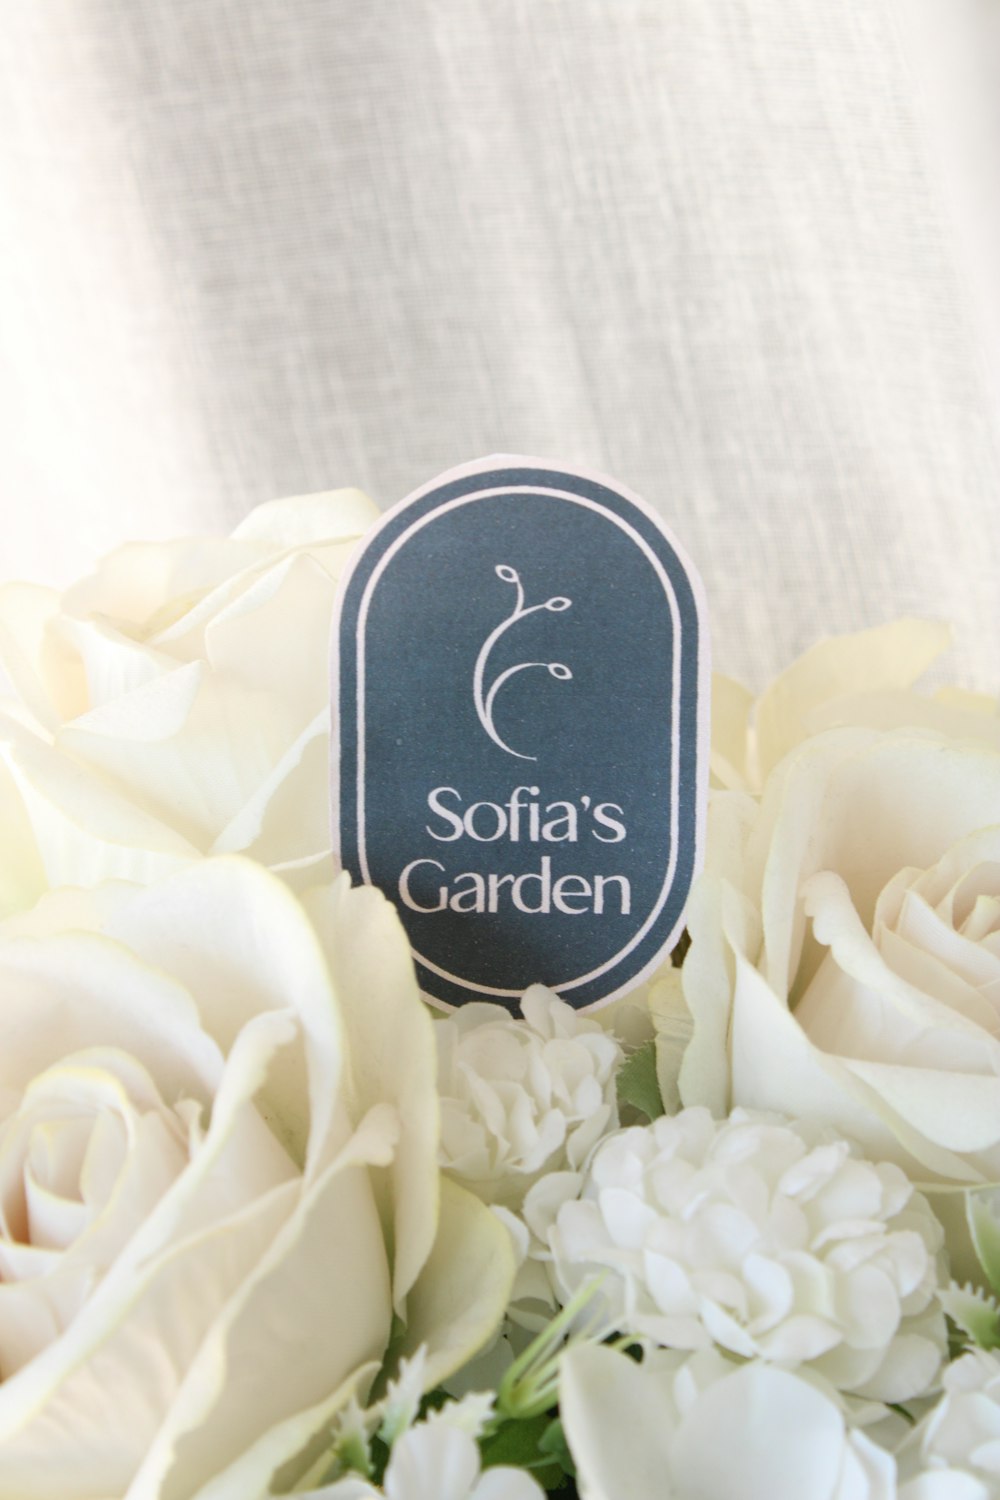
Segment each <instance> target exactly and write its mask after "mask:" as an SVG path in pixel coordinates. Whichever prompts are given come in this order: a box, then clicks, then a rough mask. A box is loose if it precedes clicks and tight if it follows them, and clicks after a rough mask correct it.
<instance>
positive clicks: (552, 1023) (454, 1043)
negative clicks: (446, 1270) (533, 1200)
mask: <svg viewBox="0 0 1000 1500" xmlns="http://www.w3.org/2000/svg"><path fill="white" fill-rule="evenodd" d="M521 1008H522V1011H523V1013H524V1019H523V1020H520V1019H515V1018H514V1017H512V1016H510V1015H509V1014H508V1013H507V1011H506V1010H504V1009H503V1008H502V1006H499V1005H484V1004H472V1005H466V1006H463V1008H462V1009H461V1010H460V1011H457V1012H455V1014H454V1015H452V1016H449V1017H448V1018H447V1019H445V1020H442V1021H439V1022H438V1023H437V1025H436V1026H435V1028H434V1031H435V1036H436V1037H437V1045H438V1075H439V1076H438V1089H439V1092H440V1095H441V1164H442V1166H443V1167H444V1168H445V1170H446V1171H447V1172H448V1173H449V1174H450V1175H451V1176H452V1177H454V1178H455V1179H456V1180H457V1181H458V1182H460V1183H462V1184H463V1185H464V1186H466V1187H468V1188H470V1189H471V1190H472V1191H473V1192H474V1193H476V1194H477V1195H478V1196H479V1197H480V1198H482V1199H483V1200H484V1201H485V1202H487V1203H495V1204H500V1205H502V1206H504V1207H507V1208H515V1209H516V1208H518V1207H520V1204H521V1202H522V1200H523V1198H524V1194H525V1192H526V1191H527V1189H528V1188H529V1187H530V1186H531V1184H532V1183H533V1182H535V1181H536V1179H537V1178H539V1177H540V1176H542V1175H543V1174H544V1173H549V1172H553V1171H560V1170H562V1169H564V1168H566V1167H567V1166H568V1167H570V1168H572V1169H574V1170H575V1169H576V1168H579V1167H580V1166H581V1165H582V1163H583V1161H584V1159H585V1157H586V1155H587V1153H588V1151H590V1149H591V1147H592V1146H593V1145H594V1144H595V1142H596V1141H598V1140H599V1139H600V1138H601V1136H602V1135H604V1134H605V1133H606V1132H607V1131H609V1130H613V1129H615V1128H616V1127H617V1125H618V1110H617V1102H616V1097H615V1075H616V1073H617V1070H618V1066H619V1064H620V1063H621V1060H622V1049H621V1047H620V1045H619V1044H618V1042H616V1041H615V1039H614V1038H613V1037H610V1036H608V1035H607V1033H606V1032H604V1031H603V1030H602V1029H601V1027H600V1026H599V1025H598V1024H597V1022H596V1021H591V1020H587V1019H586V1018H585V1017H583V1016H580V1015H577V1013H576V1012H575V1011H574V1010H573V1009H572V1007H571V1006H569V1005H567V1004H566V1003H565V1002H564V1001H562V1000H559V999H558V998H557V997H556V996H555V995H554V994H553V993H552V992H551V991H550V990H547V989H545V988H544V987H543V986H542V985H540V984H536V985H532V987H531V988H530V989H529V990H527V991H526V993H525V995H524V998H523V1000H522V1002H521Z"/></svg>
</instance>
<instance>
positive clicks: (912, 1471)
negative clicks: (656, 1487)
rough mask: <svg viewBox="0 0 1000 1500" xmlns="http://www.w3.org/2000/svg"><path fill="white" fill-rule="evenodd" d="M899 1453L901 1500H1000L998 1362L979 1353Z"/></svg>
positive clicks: (947, 1384)
mask: <svg viewBox="0 0 1000 1500" xmlns="http://www.w3.org/2000/svg"><path fill="white" fill-rule="evenodd" d="M943 1385H944V1392H943V1394H942V1396H941V1399H940V1401H939V1402H938V1404H937V1405H936V1406H935V1407H934V1409H933V1411H931V1412H930V1413H928V1415H927V1416H926V1417H924V1419H923V1421H922V1422H920V1423H919V1424H918V1426H917V1427H916V1428H915V1429H914V1431H913V1433H912V1434H911V1436H910V1437H909V1439H908V1440H907V1441H906V1443H904V1445H903V1446H902V1448H901V1449H900V1451H899V1455H898V1457H899V1472H900V1478H901V1479H902V1480H905V1481H906V1482H905V1483H903V1484H902V1485H901V1487H900V1491H899V1496H900V1500H1000V1360H998V1359H997V1357H996V1355H995V1354H987V1353H985V1352H984V1351H983V1350H981V1349H976V1350H974V1351H973V1352H972V1353H970V1354H965V1355H963V1356H962V1358H961V1359H958V1360H956V1361H955V1363H954V1364H952V1365H949V1366H948V1368H947V1369H946V1370H945V1372H944V1379H943Z"/></svg>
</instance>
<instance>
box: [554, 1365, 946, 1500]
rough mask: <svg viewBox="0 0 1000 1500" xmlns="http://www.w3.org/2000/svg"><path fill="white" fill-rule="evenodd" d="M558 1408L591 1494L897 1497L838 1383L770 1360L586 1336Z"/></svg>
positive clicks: (728, 1499)
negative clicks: (643, 1350)
mask: <svg viewBox="0 0 1000 1500" xmlns="http://www.w3.org/2000/svg"><path fill="white" fill-rule="evenodd" d="M560 1411H561V1414H562V1421H563V1427H564V1430H565V1433H566V1439H567V1442H568V1443H569V1447H570V1451H571V1452H572V1454H573V1458H574V1460H575V1462H576V1466H577V1482H578V1484H579V1487H580V1493H581V1495H584V1496H586V1497H587V1500H667V1497H668V1496H669V1497H670V1500H762V1497H765V1496H766V1500H896V1465H895V1461H894V1459H893V1456H892V1454H891V1453H888V1452H886V1451H885V1450H884V1449H883V1448H881V1447H879V1446H878V1444H876V1443H874V1442H873V1441H872V1440H871V1438H870V1437H868V1436H866V1434H865V1433H863V1432H860V1431H858V1429H857V1428H856V1427H854V1426H852V1425H851V1423H850V1422H849V1421H848V1419H847V1417H846V1414H845V1411H844V1407H843V1404H842V1403H841V1402H840V1401H839V1400H838V1399H837V1393H836V1392H835V1391H833V1390H832V1389H831V1388H829V1387H827V1386H825V1385H824V1384H823V1383H822V1382H819V1381H817V1380H816V1379H815V1377H810V1378H804V1377H803V1376H801V1375H798V1374H795V1373H793V1372H792V1371H790V1370H781V1369H776V1368H775V1367H774V1366H773V1365H769V1364H764V1363H763V1362H761V1361H760V1360H752V1361H751V1362H750V1363H748V1364H737V1363H734V1362H733V1361H732V1360H728V1359H726V1358H724V1356H723V1355H721V1354H720V1353H719V1352H718V1350H716V1349H705V1350H701V1351H700V1352H698V1353H696V1354H688V1355H685V1354H680V1353H677V1352H673V1351H671V1352H669V1353H667V1352H663V1351H660V1350H656V1351H654V1352H653V1353H652V1354H651V1355H649V1356H647V1358H646V1359H645V1360H644V1361H643V1363H642V1364H637V1363H636V1362H635V1361H634V1360H632V1359H629V1358H628V1356H627V1355H624V1354H621V1353H619V1352H617V1351H616V1350H613V1349H609V1348H605V1347H599V1346H598V1347H595V1346H592V1345H591V1346H586V1345H585V1346H581V1347H578V1348H576V1349H573V1350H571V1351H570V1352H569V1354H567V1356H566V1358H565V1359H564V1361H563V1371H562V1394H561V1400H560ZM907 1500H909V1497H907ZM948 1500H952V1497H950V1496H949V1497H948ZM954 1500H958V1497H957V1496H956V1497H954Z"/></svg>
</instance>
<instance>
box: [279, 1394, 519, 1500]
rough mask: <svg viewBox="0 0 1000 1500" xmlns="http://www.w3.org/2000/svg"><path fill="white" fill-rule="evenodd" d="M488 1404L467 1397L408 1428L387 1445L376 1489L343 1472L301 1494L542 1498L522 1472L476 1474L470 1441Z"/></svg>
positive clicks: (364, 1498)
mask: <svg viewBox="0 0 1000 1500" xmlns="http://www.w3.org/2000/svg"><path fill="white" fill-rule="evenodd" d="M491 1405H492V1403H491V1402H490V1401H489V1400H488V1399H486V1398H485V1397H483V1396H481V1395H475V1396H467V1397H466V1398H465V1399H464V1400H463V1401H453V1402H449V1403H448V1404H447V1405H446V1406H444V1407H442V1408H441V1410H440V1411H436V1412H432V1413H430V1415H429V1416H428V1417H427V1418H426V1419H425V1420H424V1421H423V1422H417V1423H416V1424H415V1425H413V1426H412V1427H408V1428H407V1429H406V1430H405V1431H404V1432H402V1433H401V1434H400V1435H399V1436H398V1437H397V1438H396V1440H395V1441H394V1442H393V1444H392V1452H391V1454H390V1456H389V1463H388V1465H387V1467H386V1471H385V1477H384V1479H383V1481H382V1487H381V1488H378V1487H377V1486H376V1485H374V1484H372V1483H371V1482H370V1481H369V1480H367V1479H364V1478H362V1477H361V1476H359V1475H353V1474H349V1475H346V1476H345V1477H344V1478H342V1479H338V1480H336V1481H335V1482H334V1483H333V1484H329V1485H324V1486H323V1488H322V1489H318V1490H309V1491H307V1492H306V1495H307V1496H308V1500H545V1497H544V1492H543V1491H542V1490H541V1489H540V1488H539V1486H538V1483H537V1481H536V1480H534V1479H532V1477H531V1475H530V1474H527V1473H525V1471H524V1470H523V1469H512V1468H507V1467H505V1466H500V1467H497V1468H493V1469H487V1470H486V1471H485V1472H483V1471H482V1470H481V1467H480V1459H479V1448H478V1446H477V1443H476V1438H477V1437H478V1436H479V1434H480V1432H481V1430H482V1426H483V1418H484V1416H486V1415H488V1414H489V1411H490V1408H491ZM303 1500H305V1496H304V1497H303Z"/></svg>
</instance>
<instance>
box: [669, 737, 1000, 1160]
mask: <svg viewBox="0 0 1000 1500" xmlns="http://www.w3.org/2000/svg"><path fill="white" fill-rule="evenodd" d="M709 823H710V828H709V837H708V864H707V869H706V873H705V874H704V875H703V877H702V878H701V879H700V881H699V882H698V885H697V887H696V889H695V891H694V893H693V896H692V900H691V905H690V908H689V924H690V931H691V934H692V939H693V941H692V947H691V951H690V953H689V954H688V956H687V960H686V963H685V966H684V970H683V975H684V994H685V998H686V1001H687V1004H688V1007H689V1008H690V1010H691V1012H692V1014H693V1017H694V1036H693V1040H692V1041H691V1043H690V1045H689V1047H688V1049H687V1052H686V1053H685V1056H684V1060H683V1064H682V1067H681V1074H680V1090H681V1094H682V1097H683V1098H684V1100H685V1102H687V1103H694V1102H699V1103H707V1104H709V1105H711V1106H712V1107H713V1108H714V1109H715V1110H716V1111H720V1112H721V1111H725V1110H726V1109H728V1107H729V1106H730V1104H734V1103H735V1104H745V1105H749V1106H753V1107H757V1108H763V1109H776V1110H780V1111H782V1112H784V1113H786V1114H789V1115H792V1116H796V1117H798V1118H799V1119H803V1120H816V1121H822V1122H824V1123H828V1124H831V1125H834V1126H835V1127H837V1128H838V1129H839V1130H840V1131H842V1132H843V1133H844V1134H846V1135H849V1136H852V1137H854V1138H855V1139H856V1140H858V1141H860V1142H862V1143H863V1144H864V1146H865V1148H866V1150H867V1153H868V1155H869V1156H872V1157H877V1158H888V1159H893V1160H895V1161H897V1162H898V1163H899V1164H900V1165H901V1166H903V1167H904V1169H905V1170H906V1171H907V1172H908V1173H909V1175H910V1176H911V1177H912V1178H913V1179H914V1180H915V1181H917V1182H923V1183H927V1184H934V1183H937V1184H941V1183H946V1184H951V1185H954V1184H975V1183H983V1182H995V1181H997V1180H998V1179H1000V753H998V752H997V751H995V750H992V749H990V748H989V747H987V746H985V745H983V744H976V743H973V742H963V741H959V740H955V739H952V738H948V737H945V736H942V735H940V734H935V733H933V732H930V731H919V730H913V731H907V730H895V731H892V732H889V733H878V732H875V731H871V730H860V729H859V730H840V731H829V732H827V733H825V734H821V735H817V736H815V737H814V738H812V739H809V740H806V741H804V742H803V743H802V744H801V745H800V746H799V747H798V748H797V749H796V750H794V751H793V752H792V753H791V754H790V755H789V756H787V757H786V759H785V760H784V761H783V762H782V763H781V765H780V766H779V767H778V769H777V770H776V771H775V772H774V773H773V775H772V776H771V777H770V778H769V780H768V782H767V785H766V787H765V789H764V793H763V796H762V798H761V801H760V803H759V804H758V803H756V802H755V801H754V800H753V799H751V798H749V797H746V796H742V795H740V794H738V793H723V794H720V795H719V796H717V797H716V798H715V799H714V801H713V805H712V809H711V813H710V819H709Z"/></svg>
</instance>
